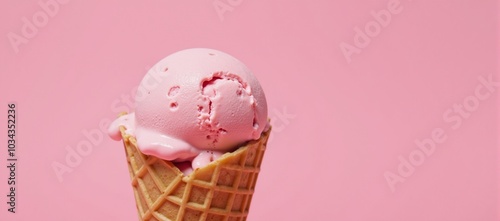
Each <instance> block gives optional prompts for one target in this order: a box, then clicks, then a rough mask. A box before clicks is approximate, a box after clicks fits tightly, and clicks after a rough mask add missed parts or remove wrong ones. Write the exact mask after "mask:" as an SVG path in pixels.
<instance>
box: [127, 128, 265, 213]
mask: <svg viewBox="0 0 500 221" xmlns="http://www.w3.org/2000/svg"><path fill="white" fill-rule="evenodd" d="M120 130H121V134H122V138H123V143H124V146H125V152H126V155H127V162H128V169H129V172H130V178H131V180H132V188H133V190H134V196H135V200H136V205H137V210H138V213H139V220H143V221H146V220H148V221H153V220H162V221H166V220H170V221H181V220H186V221H191V220H196V221H202V220H210V221H216V220H217V221H218V220H221V221H243V220H246V218H247V215H248V210H249V207H250V202H251V200H252V196H253V193H254V190H255V184H256V182H257V177H258V175H259V172H260V165H261V163H262V158H263V157H264V153H265V150H266V144H267V140H268V138H269V134H270V132H271V130H270V129H269V130H268V131H267V132H264V133H262V135H261V137H260V138H259V139H258V140H255V141H250V142H248V143H247V144H245V145H244V146H242V147H240V148H238V149H237V150H235V151H234V152H230V153H226V154H224V155H222V156H221V157H220V158H219V159H217V160H216V161H214V162H211V163H210V164H208V165H207V166H205V167H202V168H199V169H197V170H195V171H194V172H193V173H191V174H190V175H189V176H184V174H183V173H182V172H181V171H180V170H179V169H178V168H177V167H176V166H174V165H173V164H172V163H171V162H169V161H166V160H162V159H159V158H157V157H154V156H150V155H144V154H142V153H141V152H140V151H139V149H138V148H137V142H136V140H135V137H133V136H130V135H128V134H126V133H125V128H124V127H121V128H120Z"/></svg>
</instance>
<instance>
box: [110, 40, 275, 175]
mask: <svg viewBox="0 0 500 221" xmlns="http://www.w3.org/2000/svg"><path fill="white" fill-rule="evenodd" d="M139 88H140V89H142V90H139V91H138V93H137V95H136V109H135V112H134V113H130V114H128V115H124V116H121V117H120V118H118V119H117V120H115V121H114V122H113V123H112V124H111V126H110V128H109V134H110V136H111V137H112V138H114V139H120V136H119V127H120V126H124V127H126V128H127V133H130V134H131V135H133V136H135V137H136V140H137V145H138V147H139V149H140V150H141V152H143V153H144V154H148V155H153V156H156V157H158V158H161V159H165V160H170V161H176V162H185V161H190V162H191V163H192V168H193V169H196V168H199V167H203V166H204V165H206V164H208V163H210V162H211V161H213V160H215V159H217V158H218V157H219V156H221V155H222V154H223V153H225V152H228V151H232V150H234V149H235V148H237V147H238V146H239V145H241V144H243V143H245V142H247V141H250V140H255V139H258V138H259V137H260V135H261V133H262V132H263V130H264V129H265V128H266V125H267V103H266V98H265V96H264V92H263V90H262V88H261V86H260V84H259V82H258V81H257V79H256V78H255V76H254V75H253V74H252V73H251V72H250V70H249V69H248V68H247V67H246V66H245V65H244V64H243V63H242V62H240V61H239V60H237V59H236V58H234V57H232V56H230V55H228V54H226V53H224V52H220V51H216V50H213V49H202V48H196V49H188V50H183V51H180V52H176V53H174V54H172V55H170V56H168V57H166V58H164V59H162V60H161V61H159V62H158V63H157V64H156V65H155V66H154V67H153V68H152V69H151V70H150V71H148V73H147V74H146V76H145V77H144V79H143V80H142V82H141V84H140V86H139ZM183 165H185V163H183Z"/></svg>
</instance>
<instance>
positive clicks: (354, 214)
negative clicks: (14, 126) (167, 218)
mask: <svg viewBox="0 0 500 221" xmlns="http://www.w3.org/2000/svg"><path fill="white" fill-rule="evenodd" d="M53 1H54V0H30V1H1V3H0V24H1V25H0V37H1V39H2V40H1V41H0V74H1V80H0V94H1V96H0V106H1V107H0V109H2V110H3V111H0V112H1V113H3V114H2V116H0V118H3V119H2V120H0V122H2V123H1V124H0V137H2V138H1V139H0V145H1V148H0V149H2V150H1V151H0V166H1V167H0V205H1V206H0V219H1V220H30V219H32V218H35V219H41V220H137V215H136V209H135V204H134V199H133V194H132V191H131V187H130V182H129V177H128V172H127V167H126V162H125V158H124V153H123V149H122V148H121V144H120V143H119V142H115V141H112V140H110V139H109V138H108V137H107V136H103V138H102V139H99V138H100V136H101V135H102V132H100V131H99V129H98V128H99V123H100V122H101V121H107V120H111V119H113V118H114V117H115V116H116V115H117V113H118V111H126V110H127V108H122V107H127V105H126V104H125V103H124V102H125V101H126V100H128V98H127V97H129V96H130V94H131V91H132V89H133V88H134V87H135V86H137V84H138V83H139V81H140V80H141V79H142V77H143V75H144V74H145V73H146V69H147V68H149V67H151V66H152V65H154V64H155V63H156V62H157V61H159V60H160V59H161V58H163V57H165V56H167V55H169V54H171V53H173V52H175V51H178V50H181V49H186V48H192V47H208V48H214V49H218V50H221V51H225V52H227V53H230V54H232V55H234V56H235V57H237V58H239V59H240V60H242V61H243V62H245V63H246V64H247V65H248V66H249V67H250V68H251V69H252V70H253V72H254V73H255V74H256V75H257V77H258V78H259V80H260V82H261V84H262V86H263V87H264V90H265V91H266V95H267V99H268V103H269V113H270V117H271V119H272V121H273V125H274V131H273V134H272V140H271V141H270V143H269V149H268V152H267V155H266V156H265V161H264V163H263V165H262V169H263V170H262V172H261V175H260V178H259V182H258V186H257V190H256V193H255V196H254V199H253V203H252V207H251V213H250V216H249V220H328V221H329V220H342V221H355V220H385V221H392V220H406V221H414V220H415V221H416V220H426V221H442V220H454V221H470V220H481V221H493V220H500V216H499V206H500V204H499V201H498V200H499V196H500V194H499V191H498V187H499V179H498V178H499V168H500V167H499V166H498V158H499V152H498V150H499V148H498V147H499V146H498V141H499V140H498V134H499V131H498V123H499V121H498V120H497V119H498V118H497V113H498V105H499V100H498V90H497V89H499V87H493V89H492V90H493V91H492V92H490V91H488V90H487V88H484V87H483V86H481V85H482V84H481V83H480V81H479V80H478V79H479V78H480V77H481V76H482V78H484V79H487V78H488V77H489V76H490V75H491V76H492V78H493V80H494V81H500V76H499V75H498V73H499V72H498V65H497V64H498V63H497V62H498V60H499V56H498V51H499V47H498V46H499V42H498V40H497V39H498V38H499V36H498V29H499V26H498V24H499V23H498V17H497V15H498V13H499V7H498V3H497V2H496V1H487V0H484V1H473V0H470V1H465V0H463V1H453V0H447V1H445V0H441V1H416V0H414V1H410V0H401V1H400V2H399V5H397V1H394V0H376V1H374V0H371V1H361V0H356V1H352V0H349V1H347V0H346V1H329V0H322V1H290V0H288V1H284V0H283V1H250V0H215V1H214V0H203V1H172V0H151V1H146V2H144V3H142V4H132V3H131V2H132V1H128V2H126V1H117V0H111V1H81V0H70V1H67V0H66V1H62V0H61V3H57V5H58V10H57V12H55V13H52V15H53V16H50V17H47V18H48V20H46V24H44V23H43V22H44V21H43V19H44V17H43V13H45V12H44V11H43V9H42V7H41V6H40V5H39V2H41V3H45V2H53ZM66 2H67V3H66ZM214 2H219V4H220V5H226V7H227V9H230V10H229V11H225V12H224V13H222V14H221V17H219V15H218V12H217V10H216V9H215V8H214V5H213V3H214ZM62 3H64V4H62ZM388 4H389V6H388ZM396 6H397V7H396ZM389 8H390V9H393V11H395V12H396V13H394V12H393V13H392V14H391V18H390V22H387V20H386V22H385V27H383V26H381V25H380V24H378V23H375V22H376V21H377V20H376V19H375V18H374V17H373V16H372V14H371V11H374V12H380V11H381V10H384V11H387V12H389ZM51 9H52V10H54V9H55V8H54V7H52V8H51ZM384 11H382V13H383V12H384ZM34 15H35V17H36V18H38V19H39V21H38V23H37V24H39V25H40V27H39V28H37V32H36V33H35V34H34V36H28V37H27V38H26V42H24V43H23V44H21V45H18V46H16V45H13V44H11V43H10V41H9V37H8V36H9V33H11V32H12V33H15V34H17V35H19V36H23V35H22V27H23V24H24V23H23V18H24V17H26V18H28V20H30V21H31V20H32V18H33V16H34ZM40 16H42V17H40ZM367 24H368V26H369V27H371V28H372V29H369V31H370V30H371V32H370V33H371V34H372V37H370V41H369V42H368V43H367V42H366V39H364V40H365V42H364V43H365V45H361V46H362V47H364V48H360V49H358V50H359V51H357V52H359V53H355V54H352V55H350V56H344V54H343V52H342V50H341V48H340V46H341V45H342V42H344V43H346V44H349V45H353V47H354V46H356V45H355V43H354V40H355V36H356V32H355V29H356V27H358V28H360V29H363V30H364V29H365V25H367ZM377 24H378V25H377ZM370 25H371V26H370ZM377 27H379V28H380V29H379V30H377ZM11 35H12V34H11ZM25 37H26V36H25ZM358 40H359V39H358ZM359 44H360V43H359V42H358V46H359ZM15 48H17V49H18V51H17V53H16V49H15ZM347 58H350V59H351V61H350V62H348V59H347ZM477 87H483V88H482V91H480V92H481V93H483V94H487V93H489V95H490V96H489V97H488V98H485V99H484V100H478V99H475V97H474V96H476V94H475V89H476V88H477ZM122 98H123V99H124V100H123V101H122V100H121V99H122ZM474 99H475V100H474ZM10 101H15V102H17V105H18V108H17V118H18V121H17V123H18V131H17V132H18V134H17V139H18V147H17V148H18V149H17V154H18V158H19V161H18V170H17V173H18V174H17V179H18V185H17V188H18V193H17V195H18V198H17V203H18V204H17V210H16V214H10V213H7V212H6V210H7V204H6V203H5V202H6V200H7V197H5V196H6V194H7V185H6V179H7V176H6V175H5V172H7V168H5V166H4V165H6V164H7V163H6V161H5V160H6V152H7V151H6V147H5V146H6V141H5V140H4V139H5V138H6V135H5V134H6V133H7V132H6V121H7V120H6V118H7V116H6V115H7V114H6V110H7V103H8V102H10ZM464 101H466V102H469V103H468V104H466V105H469V106H468V107H469V110H468V111H467V113H466V114H468V115H467V118H465V117H459V116H460V115H459V114H457V113H455V112H448V110H451V111H452V110H453V107H454V105H455V104H463V103H464ZM475 101H478V102H477V103H474V102H475ZM471 105H472V108H471ZM446 114H449V116H448V117H451V116H453V117H454V118H453V119H454V120H453V121H450V119H447V118H445V117H443V115H446ZM459 119H461V120H462V121H461V124H459V125H458V123H457V122H458V120H459ZM453 126H456V129H454V128H453ZM435 128H441V132H443V133H444V135H443V136H445V137H446V139H445V140H444V142H442V143H439V144H437V146H436V149H435V151H434V152H433V153H432V154H430V155H429V156H424V155H418V154H419V153H422V152H419V149H418V147H417V145H416V144H415V140H424V139H427V138H432V135H431V133H433V131H434V130H435ZM437 130H440V129H437ZM89 131H91V133H93V134H94V135H95V136H94V138H95V139H96V142H94V143H95V144H93V145H92V149H91V151H89V153H88V154H87V155H86V156H83V157H82V159H81V162H76V161H75V162H76V163H74V164H73V165H71V166H72V167H68V168H70V169H71V172H67V173H64V174H62V177H61V179H62V180H59V179H58V176H57V175H56V172H55V171H54V169H53V167H52V165H53V164H54V163H56V162H57V163H61V164H66V165H68V164H67V163H66V161H65V158H66V156H68V150H75V149H76V148H77V147H78V146H82V145H83V144H85V143H88V141H89V138H87V137H86V136H85V132H89ZM412 153H414V154H413V155H412ZM415 154H416V155H415ZM400 156H401V159H404V162H407V161H408V160H409V159H410V156H413V157H415V156H417V158H413V161H414V162H418V164H419V165H418V166H415V167H414V171H413V173H412V174H411V175H409V174H406V173H405V172H407V173H409V172H408V171H407V170H405V171H403V173H399V172H398V165H400V162H401V161H400ZM418 156H424V157H425V158H423V159H424V160H425V161H423V162H422V161H418V160H420V159H422V158H420V159H419V158H418ZM415 160H417V161H415ZM410 163H411V162H410ZM420 163H421V164H420ZM75 164H76V165H75ZM406 169H408V168H406ZM386 172H391V173H394V174H395V175H397V176H400V175H405V176H406V177H403V176H401V178H400V181H402V180H404V182H398V183H396V184H395V185H394V191H391V188H390V185H389V184H388V182H387V181H386V178H385V177H384V174H385V173H386Z"/></svg>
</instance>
